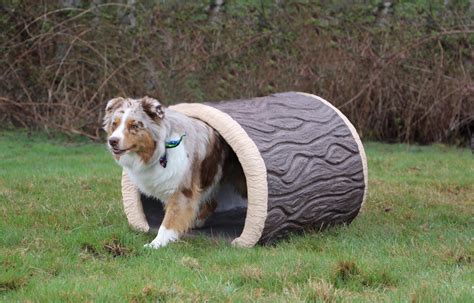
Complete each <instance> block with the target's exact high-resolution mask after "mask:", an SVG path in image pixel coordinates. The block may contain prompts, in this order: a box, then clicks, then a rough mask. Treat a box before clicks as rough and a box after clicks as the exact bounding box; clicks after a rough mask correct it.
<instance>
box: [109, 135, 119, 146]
mask: <svg viewBox="0 0 474 303" xmlns="http://www.w3.org/2000/svg"><path fill="white" fill-rule="evenodd" d="M118 143H119V138H116V137H112V138H110V139H109V144H110V146H112V147H116V146H117V144H118Z"/></svg>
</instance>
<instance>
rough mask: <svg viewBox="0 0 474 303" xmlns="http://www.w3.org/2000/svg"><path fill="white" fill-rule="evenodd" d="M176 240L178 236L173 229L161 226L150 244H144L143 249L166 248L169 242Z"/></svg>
mask: <svg viewBox="0 0 474 303" xmlns="http://www.w3.org/2000/svg"><path fill="white" fill-rule="evenodd" d="M178 239H179V234H178V232H177V231H175V230H173V229H167V228H166V227H164V226H163V225H161V226H160V229H159V230H158V235H157V236H156V238H155V239H154V240H153V241H151V243H148V244H145V247H147V248H154V249H157V248H160V247H163V246H166V245H167V244H168V243H170V242H174V241H177V240H178Z"/></svg>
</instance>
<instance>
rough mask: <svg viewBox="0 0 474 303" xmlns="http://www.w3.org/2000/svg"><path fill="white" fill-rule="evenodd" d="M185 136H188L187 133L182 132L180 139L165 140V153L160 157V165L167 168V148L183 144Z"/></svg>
mask: <svg viewBox="0 0 474 303" xmlns="http://www.w3.org/2000/svg"><path fill="white" fill-rule="evenodd" d="M184 136H186V133H184V134H182V135H181V137H179V139H178V140H169V141H165V154H164V155H163V156H161V157H160V165H161V166H163V168H166V165H167V164H168V158H167V157H166V150H167V149H169V148H175V147H178V145H179V144H181V141H183V137H184Z"/></svg>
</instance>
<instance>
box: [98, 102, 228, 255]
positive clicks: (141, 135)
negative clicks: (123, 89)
mask: <svg viewBox="0 0 474 303" xmlns="http://www.w3.org/2000/svg"><path fill="white" fill-rule="evenodd" d="M103 127H104V130H105V131H106V132H107V147H108V149H109V150H110V152H111V153H112V155H113V157H114V158H115V161H116V162H117V163H118V164H119V165H120V166H122V167H123V169H124V170H125V172H126V173H127V175H128V176H129V178H130V180H131V181H132V182H133V183H134V184H135V185H136V186H137V187H138V189H139V190H140V191H141V192H142V193H144V194H146V195H149V196H152V197H154V198H157V199H159V200H161V201H162V202H163V204H164V210H165V216H164V218H163V222H162V224H161V226H160V228H159V230H158V234H157V236H156V238H155V239H154V240H153V241H152V242H151V243H149V244H146V245H145V247H149V248H155V249H156V248H159V247H163V246H166V245H167V244H169V243H170V242H173V241H177V240H179V239H180V237H181V236H182V235H183V234H185V233H186V232H187V231H188V230H189V229H191V228H193V227H200V226H201V225H203V223H204V221H205V220H206V219H207V218H208V217H209V216H210V215H211V214H212V213H213V211H214V210H215V208H216V206H217V202H216V199H215V195H216V192H217V189H218V187H219V184H220V182H221V180H222V176H223V170H224V164H225V161H226V159H227V158H228V157H229V150H230V147H229V146H228V145H227V144H226V143H225V141H224V140H223V139H222V137H221V136H220V135H219V134H218V133H217V132H216V131H215V130H214V129H213V128H211V127H210V126H209V125H207V124H206V123H204V122H202V121H200V120H197V119H193V118H190V117H187V116H185V115H183V114H181V113H178V112H176V111H173V110H171V109H169V108H167V107H165V106H163V105H162V104H161V103H160V102H159V101H158V100H156V99H153V98H150V97H144V98H141V99H129V98H115V99H112V100H110V101H108V103H107V106H106V108H105V115H104V120H103Z"/></svg>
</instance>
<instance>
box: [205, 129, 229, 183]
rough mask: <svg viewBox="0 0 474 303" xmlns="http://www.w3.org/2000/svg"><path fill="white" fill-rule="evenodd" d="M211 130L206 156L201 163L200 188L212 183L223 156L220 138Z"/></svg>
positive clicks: (223, 150)
mask: <svg viewBox="0 0 474 303" xmlns="http://www.w3.org/2000/svg"><path fill="white" fill-rule="evenodd" d="M212 132H213V135H211V142H210V144H209V147H208V150H207V155H206V158H204V160H203V161H202V163H201V175H200V183H201V188H202V189H206V188H208V187H209V186H211V185H212V183H213V181H214V179H215V177H216V175H217V173H218V169H219V166H221V165H222V163H221V162H222V160H223V158H224V152H225V149H224V145H223V143H222V141H221V138H220V136H219V135H218V134H217V133H216V132H215V131H214V130H212Z"/></svg>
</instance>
